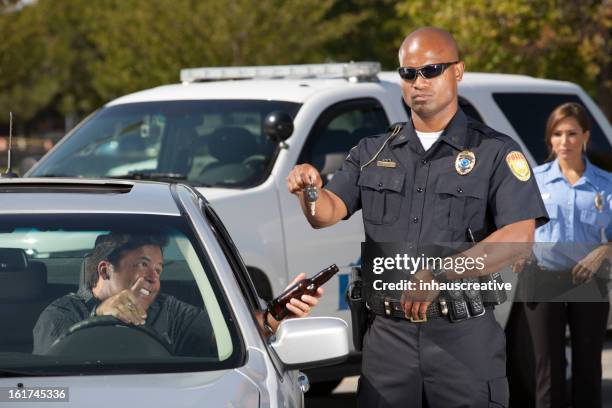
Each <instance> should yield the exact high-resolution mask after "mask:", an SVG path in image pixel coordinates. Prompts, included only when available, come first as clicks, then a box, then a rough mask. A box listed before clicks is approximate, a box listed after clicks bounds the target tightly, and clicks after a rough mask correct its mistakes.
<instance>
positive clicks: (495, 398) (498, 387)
mask: <svg viewBox="0 0 612 408" xmlns="http://www.w3.org/2000/svg"><path fill="white" fill-rule="evenodd" d="M509 400H510V390H509V389H508V379H507V378H506V377H500V378H494V379H492V380H490V381H489V401H491V402H494V403H496V404H499V405H500V406H502V407H507V406H508V403H509Z"/></svg>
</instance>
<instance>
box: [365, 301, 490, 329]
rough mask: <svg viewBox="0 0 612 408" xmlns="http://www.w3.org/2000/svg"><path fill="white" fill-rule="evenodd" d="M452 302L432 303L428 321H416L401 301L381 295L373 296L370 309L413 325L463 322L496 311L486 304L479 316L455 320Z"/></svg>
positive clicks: (428, 308)
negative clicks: (443, 320) (405, 311)
mask: <svg viewBox="0 0 612 408" xmlns="http://www.w3.org/2000/svg"><path fill="white" fill-rule="evenodd" d="M450 302H452V300H448V301H446V300H444V301H441V300H440V299H439V298H438V299H436V300H434V301H433V302H431V303H430V304H429V306H428V307H427V313H426V316H427V318H426V319H414V318H413V317H411V316H406V314H405V313H404V309H403V308H402V305H401V302H400V301H399V300H397V299H393V298H389V297H383V296H381V295H379V294H372V295H371V296H370V297H369V299H368V307H369V308H370V310H371V311H372V312H374V314H376V315H379V316H385V317H393V318H400V319H406V320H409V321H411V322H413V323H421V322H425V321H427V320H429V319H446V320H448V321H451V322H456V321H462V320H467V319H471V318H474V317H480V316H482V315H484V314H485V312H486V311H487V310H489V311H492V310H493V309H494V306H493V305H491V304H485V306H484V308H483V310H482V312H481V313H480V314H478V315H471V314H469V312H468V316H467V317H465V318H461V319H454V318H453V316H452V313H451V312H450V310H449V308H450V307H451V305H450Z"/></svg>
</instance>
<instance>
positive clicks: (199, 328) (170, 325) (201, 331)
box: [33, 288, 218, 357]
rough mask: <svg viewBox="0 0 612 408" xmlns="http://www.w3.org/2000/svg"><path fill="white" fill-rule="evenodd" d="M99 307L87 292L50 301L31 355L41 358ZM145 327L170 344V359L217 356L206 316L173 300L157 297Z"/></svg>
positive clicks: (35, 327) (215, 344)
mask: <svg viewBox="0 0 612 408" xmlns="http://www.w3.org/2000/svg"><path fill="white" fill-rule="evenodd" d="M100 303H101V302H100V300H98V299H96V298H95V297H94V296H93V293H92V292H91V290H89V289H83V288H81V289H80V290H79V291H78V292H77V293H69V294H68V295H66V296H63V297H61V298H59V299H56V300H54V301H53V302H52V303H51V304H50V305H49V306H47V307H46V308H45V310H43V312H42V313H41V315H40V317H39V318H38V321H37V322H36V325H35V326H34V330H33V334H34V351H33V354H45V353H46V352H47V351H48V350H49V348H50V347H51V345H52V344H53V342H54V341H55V340H56V339H58V338H59V337H61V336H62V335H63V334H65V333H66V332H67V331H68V329H69V328H70V326H72V325H73V324H75V323H78V322H81V321H83V320H85V319H88V318H90V317H92V316H94V310H95V308H96V307H97V306H98V305H100ZM145 325H146V326H149V327H150V328H152V329H153V330H155V331H156V332H157V333H158V334H160V335H161V336H162V337H163V338H164V339H165V340H166V341H167V342H168V343H169V344H170V346H171V350H172V352H173V354H174V355H182V356H197V357H217V356H218V354H217V343H216V341H215V337H214V332H213V329H212V326H211V323H210V318H209V317H208V314H207V313H206V312H205V311H203V310H202V309H199V308H197V307H195V306H193V305H190V304H188V303H185V302H182V301H180V300H178V299H177V298H175V297H174V296H169V295H165V294H163V293H160V294H159V295H158V296H157V297H156V298H155V300H154V301H153V303H151V306H149V309H148V310H147V319H146V322H145ZM109 341H112V339H109Z"/></svg>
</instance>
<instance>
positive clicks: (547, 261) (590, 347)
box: [525, 103, 612, 408]
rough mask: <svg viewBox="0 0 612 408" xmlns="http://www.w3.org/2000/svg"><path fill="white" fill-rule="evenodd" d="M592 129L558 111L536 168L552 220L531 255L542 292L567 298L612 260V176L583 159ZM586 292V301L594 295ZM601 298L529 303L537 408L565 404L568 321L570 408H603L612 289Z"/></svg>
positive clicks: (581, 116)
mask: <svg viewBox="0 0 612 408" xmlns="http://www.w3.org/2000/svg"><path fill="white" fill-rule="evenodd" d="M589 130H590V126H589V118H588V116H587V113H586V112H585V110H584V108H583V107H582V106H581V105H579V104H577V103H566V104H563V105H561V106H558V107H557V108H556V109H555V110H554V111H553V112H552V113H551V114H550V116H549V118H548V123H547V126H546V145H547V146H548V149H549V151H550V157H551V158H552V159H554V160H552V161H550V162H549V163H546V164H543V165H542V166H539V167H536V168H535V169H534V174H535V178H536V181H537V182H538V185H539V187H540V191H541V193H542V198H543V200H544V204H545V205H546V209H547V211H548V214H549V216H550V219H551V220H550V222H549V223H548V224H546V225H544V226H542V227H540V228H538V229H537V230H536V233H535V240H536V242H541V243H542V244H537V245H536V247H535V251H534V252H535V255H536V258H537V261H538V262H537V263H538V265H537V269H536V270H535V273H536V274H537V275H538V276H537V278H539V279H538V282H539V284H537V287H538V288H539V290H540V291H544V290H546V289H551V287H552V286H559V287H560V288H559V289H563V286H567V287H566V288H565V289H566V293H565V295H570V294H571V293H576V294H579V293H580V292H577V291H576V289H580V288H579V285H580V284H581V283H583V282H589V281H592V282H591V283H593V284H594V283H596V282H595V281H593V278H595V279H600V277H598V276H597V277H596V276H595V273H597V271H598V270H600V267H601V266H602V264H605V262H604V261H606V260H608V259H610V258H611V257H612V247H611V245H610V244H609V242H608V240H609V237H612V217H611V216H610V215H611V207H612V174H611V173H609V172H607V171H604V170H602V169H600V168H598V167H596V166H594V165H593V164H591V162H589V160H588V159H587V158H586V155H585V151H586V146H587V142H588V140H589ZM547 243H551V245H549V244H547ZM552 243H560V245H552ZM530 272H531V271H530ZM563 282H566V285H564V284H563ZM532 283H533V284H534V285H535V284H536V283H535V282H532ZM592 286H595V285H592ZM582 289H584V287H583V288H582ZM555 292H559V293H561V292H560V291H558V290H557V291H555ZM582 293H584V294H586V295H587V296H588V293H589V292H582ZM594 293H598V292H594ZM604 293H605V297H604V298H603V299H602V298H600V297H597V298H593V297H592V296H588V298H585V296H584V295H581V296H580V298H577V297H576V295H574V296H564V297H562V298H558V299H556V301H553V300H555V299H547V300H551V301H545V302H538V303H535V302H529V303H525V313H526V316H527V321H528V323H529V328H530V331H531V335H532V342H533V345H534V354H535V356H536V360H535V361H536V406H537V407H538V408H543V407H565V406H567V402H566V393H565V326H566V324H568V323H569V327H570V331H571V336H572V340H571V343H572V400H573V402H572V406H574V407H601V375H602V368H601V351H602V348H603V342H604V338H605V333H606V324H607V321H608V311H609V308H610V304H609V303H608V301H607V295H608V294H607V291H604Z"/></svg>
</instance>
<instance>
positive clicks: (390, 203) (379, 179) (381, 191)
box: [357, 170, 405, 224]
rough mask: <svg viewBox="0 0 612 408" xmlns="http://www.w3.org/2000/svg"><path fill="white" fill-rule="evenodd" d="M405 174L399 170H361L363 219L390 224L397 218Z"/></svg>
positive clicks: (360, 185) (360, 186) (374, 222)
mask: <svg viewBox="0 0 612 408" xmlns="http://www.w3.org/2000/svg"><path fill="white" fill-rule="evenodd" d="M404 178H405V174H404V173H403V172H399V171H391V170H387V171H384V172H383V171H380V172H379V171H368V172H362V173H361V175H360V176H359V180H358V182H357V184H358V185H359V188H360V189H361V207H362V212H363V218H364V220H366V221H368V222H369V223H371V224H390V223H393V222H395V221H396V220H397V218H398V217H399V214H400V207H401V205H402V198H403V195H402V191H403V189H404Z"/></svg>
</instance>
